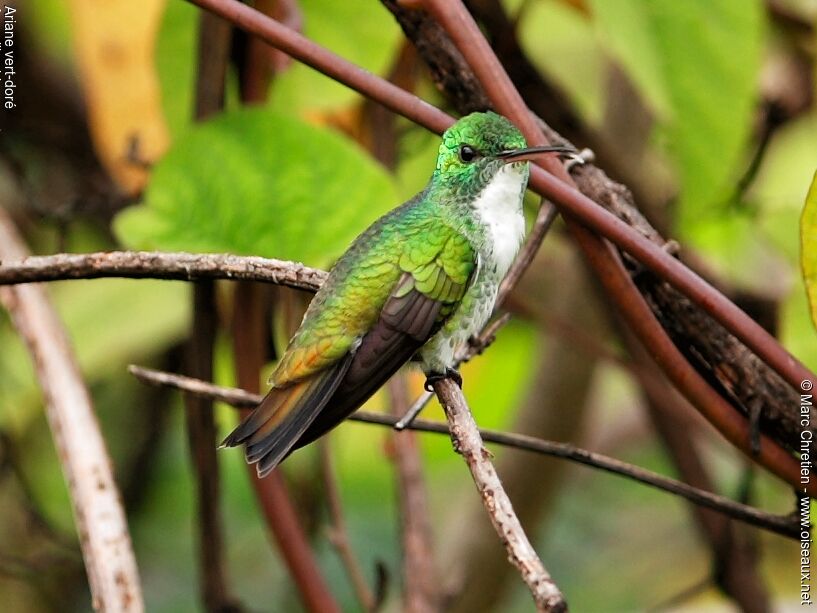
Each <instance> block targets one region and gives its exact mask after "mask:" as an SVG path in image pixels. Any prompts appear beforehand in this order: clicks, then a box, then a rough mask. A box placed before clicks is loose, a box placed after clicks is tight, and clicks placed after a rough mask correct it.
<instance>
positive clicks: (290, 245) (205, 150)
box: [115, 109, 399, 266]
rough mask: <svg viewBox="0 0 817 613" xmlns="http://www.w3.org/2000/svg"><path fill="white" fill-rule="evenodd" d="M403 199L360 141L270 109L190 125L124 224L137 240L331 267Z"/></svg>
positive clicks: (133, 242)
mask: <svg viewBox="0 0 817 613" xmlns="http://www.w3.org/2000/svg"><path fill="white" fill-rule="evenodd" d="M396 204H399V203H398V202H397V197H396V195H395V189H394V185H393V182H392V179H391V177H390V176H389V175H388V174H387V173H386V171H385V170H384V169H383V168H382V167H381V166H380V165H378V164H377V163H376V162H375V161H374V160H372V159H371V158H370V157H369V156H368V155H366V154H365V153H364V152H363V151H362V150H361V149H360V148H359V147H358V146H357V145H356V144H354V143H352V142H350V141H348V140H347V139H346V138H344V137H343V136H341V135H339V134H337V133H335V132H333V131H331V130H329V129H327V128H320V127H316V126H313V125H310V124H308V123H305V122H302V121H300V120H297V119H295V118H292V117H286V116H283V115H277V114H274V113H271V112H269V111H268V110H266V109H242V110H239V111H236V112H231V113H227V114H224V115H221V116H219V117H217V118H215V119H213V120H211V121H209V122H206V123H203V124H200V125H197V126H194V127H191V128H190V129H189V130H188V131H187V132H186V133H185V134H184V135H183V136H181V137H180V138H179V139H178V140H177V141H176V142H175V143H174V145H173V147H172V148H171V150H170V151H169V152H168V154H167V155H166V156H165V157H164V158H163V159H162V160H161V161H160V162H159V164H157V165H156V167H155V168H154V171H153V174H152V176H151V181H150V184H149V185H148V188H147V191H146V195H145V200H144V202H143V203H142V204H141V205H138V206H136V207H131V208H130V209H127V210H125V211H123V212H122V213H121V214H120V215H119V216H118V217H117V219H116V222H115V228H116V231H117V234H118V236H119V237H120V239H121V240H122V241H123V242H124V243H125V244H127V245H128V246H130V247H135V248H146V249H164V250H187V251H208V252H217V251H227V252H231V253H237V254H254V255H263V256H268V257H277V258H283V259H294V260H300V261H303V262H306V263H307V264H310V265H314V266H325V265H327V264H328V263H330V262H331V260H332V259H334V258H336V257H337V256H338V255H339V254H340V253H342V252H343V250H344V249H345V248H346V247H347V246H348V244H349V243H350V242H351V240H352V239H353V238H354V237H355V236H356V235H357V234H359V233H360V232H361V231H362V230H364V229H365V228H366V227H367V226H368V225H369V224H370V223H371V222H372V221H374V220H375V219H376V218H377V217H378V216H379V215H381V214H383V213H384V212H386V211H387V210H389V209H390V208H393V207H394V206H395V205H396Z"/></svg>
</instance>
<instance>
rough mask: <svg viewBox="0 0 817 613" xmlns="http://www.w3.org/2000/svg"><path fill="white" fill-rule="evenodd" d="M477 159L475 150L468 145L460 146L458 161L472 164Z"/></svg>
mask: <svg viewBox="0 0 817 613" xmlns="http://www.w3.org/2000/svg"><path fill="white" fill-rule="evenodd" d="M476 157H477V150H476V149H474V148H473V147H471V146H470V145H460V159H461V160H462V161H463V162H472V161H474V160H475V159H476Z"/></svg>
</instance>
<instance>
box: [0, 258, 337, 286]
mask: <svg viewBox="0 0 817 613" xmlns="http://www.w3.org/2000/svg"><path fill="white" fill-rule="evenodd" d="M103 277H124V278H129V279H168V280H176V281H199V280H202V279H231V280H234V281H238V280H245V281H266V282H269V283H275V284H277V285H286V286H287V287H294V288H296V289H303V290H308V291H312V292H314V291H317V289H318V288H319V287H320V286H321V283H323V281H324V279H326V272H324V271H323V270H317V269H315V268H309V267H308V266H304V265H303V264H299V263H298V262H289V261H285V260H274V259H269V258H260V257H254V256H238V255H230V254H226V253H212V254H211V253H198V254H194V253H161V252H156V251H108V252H98V253H82V254H74V253H58V254H55V255H44V256H29V257H19V258H11V257H9V256H6V257H5V258H3V259H2V260H0V285H12V284H16V283H36V282H40V281H61V280H67V279H99V278H103Z"/></svg>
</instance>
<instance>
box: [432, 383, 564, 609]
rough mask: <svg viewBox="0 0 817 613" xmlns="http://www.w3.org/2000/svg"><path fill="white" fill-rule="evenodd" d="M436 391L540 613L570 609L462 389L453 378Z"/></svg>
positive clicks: (457, 443)
mask: <svg viewBox="0 0 817 613" xmlns="http://www.w3.org/2000/svg"><path fill="white" fill-rule="evenodd" d="M434 391H435V392H436V393H437V397H438V398H439V399H440V402H441V403H442V405H443V409H445V416H446V418H447V419H448V423H449V426H450V429H451V440H452V442H453V443H454V449H455V450H456V451H457V453H459V454H461V455H462V457H463V458H464V459H465V462H466V464H468V469H469V470H470V471H471V476H472V477H473V479H474V483H475V484H476V486H477V490H479V493H480V495H481V496H482V503H483V505H484V506H485V510H486V511H487V512H488V517H489V518H490V519H491V523H492V524H493V526H494V530H496V533H497V535H498V536H499V540H500V541H501V542H502V545H503V546H504V547H505V551H506V552H507V553H508V560H509V561H510V563H511V564H513V565H514V566H515V567H516V568H517V569H518V570H519V573H520V574H521V576H522V580H523V581H524V582H525V583H526V584H527V585H528V589H530V592H531V594H532V595H533V601H534V602H535V603H536V608H537V610H539V611H552V612H554V613H561V612H562V611H566V610H567V603H566V602H565V599H564V596H563V595H562V592H561V591H560V590H559V588H558V587H557V586H556V584H555V583H554V582H553V579H552V578H551V577H550V574H549V573H548V571H547V570H546V569H545V566H544V565H543V564H542V561H541V560H540V559H539V556H537V555H536V551H535V550H534V549H533V545H531V544H530V541H529V540H528V536H527V535H526V534H525V531H524V529H523V528H522V525H521V524H520V523H519V518H518V517H517V516H516V513H515V512H514V510H513V505H512V504H511V500H510V498H508V495H507V494H506V493H505V489H504V488H503V487H502V483H501V482H500V481H499V477H498V476H497V474H496V470H495V469H494V465H493V464H492V463H491V454H490V453H489V452H488V450H487V449H485V447H484V446H483V444H482V437H481V436H480V433H479V428H477V422H475V421H474V416H473V415H471V410H470V409H469V408H468V405H467V404H466V402H465V396H463V395H462V390H461V389H460V388H459V387H458V386H457V385H456V384H455V383H454V382H453V381H451V380H450V379H444V380H442V381H438V382H437V383H435V384H434Z"/></svg>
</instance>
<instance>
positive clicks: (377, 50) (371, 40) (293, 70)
mask: <svg viewBox="0 0 817 613" xmlns="http://www.w3.org/2000/svg"><path fill="white" fill-rule="evenodd" d="M298 7H299V8H300V10H301V11H302V12H303V21H304V35H305V36H306V37H307V38H309V39H311V40H314V41H315V42H317V43H318V44H320V45H323V46H324V47H326V48H327V49H329V50H330V51H332V52H333V53H335V54H337V55H340V56H341V57H343V58H345V59H347V60H349V61H350V62H352V63H354V64H357V65H358V66H362V67H363V68H365V69H366V70H368V71H369V72H373V73H375V74H380V75H383V74H385V73H386V71H387V70H388V69H389V66H390V65H391V62H392V58H394V56H395V53H396V51H397V48H398V45H399V44H400V42H401V40H402V34H401V32H400V28H399V26H398V25H397V23H396V22H395V20H394V18H393V17H392V15H391V13H389V12H388V11H387V10H386V9H384V8H383V7H380V6H376V5H373V4H372V3H371V2H370V1H369V0H346V1H345V2H338V1H337V0H301V1H300V2H298ZM358 97H359V96H358V94H357V93H355V92H354V91H352V90H351V89H349V88H348V87H346V86H345V85H340V84H339V83H337V82H335V81H333V80H332V79H330V78H329V77H327V76H324V75H322V74H320V73H318V72H317V71H315V70H314V69H312V68H310V67H308V66H305V65H303V64H301V63H300V62H294V63H293V65H292V66H291V67H290V68H289V69H287V70H286V71H285V72H283V73H282V74H280V75H277V76H276V78H275V82H274V83H273V85H272V93H271V98H270V104H271V105H272V108H273V109H274V110H277V111H280V112H287V113H292V112H293V109H294V110H295V111H296V112H303V111H312V112H314V111H326V110H329V109H336V108H338V107H343V106H347V105H349V104H351V103H352V102H354V101H355V100H356V99H357V98H358Z"/></svg>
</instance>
